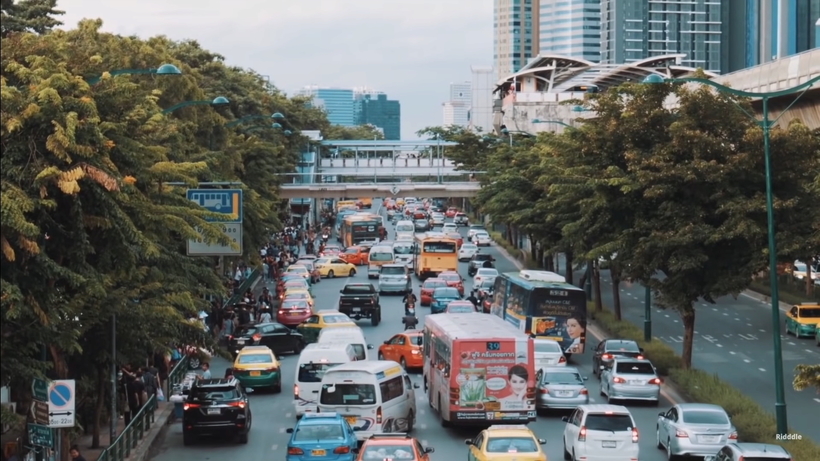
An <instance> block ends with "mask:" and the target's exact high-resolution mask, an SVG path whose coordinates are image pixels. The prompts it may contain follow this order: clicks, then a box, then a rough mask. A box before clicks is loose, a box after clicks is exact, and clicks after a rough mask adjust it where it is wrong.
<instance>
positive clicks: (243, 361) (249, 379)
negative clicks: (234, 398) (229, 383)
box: [232, 346, 282, 393]
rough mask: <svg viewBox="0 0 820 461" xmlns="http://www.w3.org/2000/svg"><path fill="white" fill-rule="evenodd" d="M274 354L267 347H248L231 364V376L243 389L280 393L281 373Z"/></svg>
mask: <svg viewBox="0 0 820 461" xmlns="http://www.w3.org/2000/svg"><path fill="white" fill-rule="evenodd" d="M280 368H281V367H280V365H279V360H278V359H277V358H276V354H274V353H273V351H272V350H270V348H269V347H268V346H248V347H246V348H243V349H242V350H241V351H239V354H238V355H237V356H236V359H235V360H234V362H233V367H232V371H233V375H234V376H235V377H236V379H237V380H239V383H240V384H242V386H243V387H244V388H245V389H248V388H258V387H266V388H269V389H271V390H272V391H273V392H276V393H279V392H282V372H281V369H280Z"/></svg>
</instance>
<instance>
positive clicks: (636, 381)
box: [629, 379, 643, 385]
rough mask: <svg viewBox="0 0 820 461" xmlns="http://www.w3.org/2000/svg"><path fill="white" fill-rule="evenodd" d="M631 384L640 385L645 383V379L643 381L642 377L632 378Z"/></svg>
mask: <svg viewBox="0 0 820 461" xmlns="http://www.w3.org/2000/svg"><path fill="white" fill-rule="evenodd" d="M629 384H635V385H640V384H643V381H641V380H640V379H630V380H629Z"/></svg>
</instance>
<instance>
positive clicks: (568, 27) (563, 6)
mask: <svg viewBox="0 0 820 461" xmlns="http://www.w3.org/2000/svg"><path fill="white" fill-rule="evenodd" d="M539 19H540V21H539V26H538V36H539V40H540V42H539V46H538V49H539V53H541V54H558V55H562V56H569V57H572V58H576V59H586V60H587V61H592V62H598V61H599V60H600V59H601V0H560V1H559V0H540V9H539Z"/></svg>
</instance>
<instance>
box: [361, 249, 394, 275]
mask: <svg viewBox="0 0 820 461" xmlns="http://www.w3.org/2000/svg"><path fill="white" fill-rule="evenodd" d="M395 261H396V256H395V255H394V254H393V246H392V245H376V246H374V247H373V248H371V249H370V256H369V257H368V265H367V278H369V279H377V278H379V272H380V271H381V267H382V266H383V265H385V264H393V263H394V262H395Z"/></svg>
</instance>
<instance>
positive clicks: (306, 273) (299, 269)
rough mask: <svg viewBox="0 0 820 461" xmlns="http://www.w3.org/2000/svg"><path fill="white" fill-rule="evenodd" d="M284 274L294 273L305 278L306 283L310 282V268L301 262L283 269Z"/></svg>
mask: <svg viewBox="0 0 820 461" xmlns="http://www.w3.org/2000/svg"><path fill="white" fill-rule="evenodd" d="M285 273H286V274H296V275H299V276H301V277H302V278H303V279H305V280H307V281H308V283H312V280H311V278H310V270H308V268H307V267H305V266H302V265H301V264H291V265H290V266H289V267H288V269H287V270H286V271H285Z"/></svg>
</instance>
